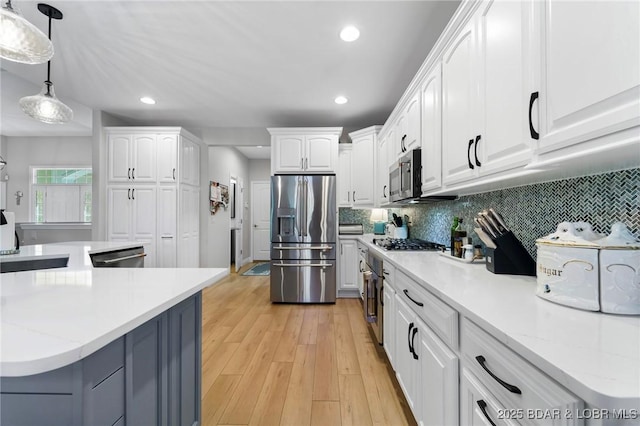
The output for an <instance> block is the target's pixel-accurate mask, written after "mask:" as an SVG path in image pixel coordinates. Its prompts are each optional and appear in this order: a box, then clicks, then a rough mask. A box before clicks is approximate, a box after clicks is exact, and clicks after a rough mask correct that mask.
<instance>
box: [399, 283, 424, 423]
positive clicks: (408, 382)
mask: <svg viewBox="0 0 640 426" xmlns="http://www.w3.org/2000/svg"><path fill="white" fill-rule="evenodd" d="M395 305H396V317H395V330H396V332H395V342H396V353H395V359H396V377H397V378H398V383H399V384H400V387H401V388H402V392H404V396H405V398H406V399H407V403H408V404H409V408H411V411H412V412H413V414H414V415H415V416H416V418H418V416H417V411H416V410H417V407H416V404H417V398H416V385H417V380H418V379H419V378H418V377H417V375H416V370H417V367H416V360H414V358H413V353H412V352H411V334H412V333H413V330H414V329H415V327H416V317H415V314H414V313H413V311H412V310H411V308H409V306H407V304H406V303H404V302H403V301H402V299H400V297H399V296H398V295H397V294H396V296H395Z"/></svg>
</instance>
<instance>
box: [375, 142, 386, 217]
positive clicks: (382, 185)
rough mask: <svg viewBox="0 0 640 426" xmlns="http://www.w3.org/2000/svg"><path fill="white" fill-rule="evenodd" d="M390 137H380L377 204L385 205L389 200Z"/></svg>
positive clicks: (377, 168)
mask: <svg viewBox="0 0 640 426" xmlns="http://www.w3.org/2000/svg"><path fill="white" fill-rule="evenodd" d="M388 145H389V137H388V136H385V137H384V138H379V139H378V154H377V161H376V163H377V164H376V173H377V178H376V188H375V194H374V195H375V197H376V198H377V202H376V205H377V206H385V205H387V203H388V202H389V152H388V151H389V150H388Z"/></svg>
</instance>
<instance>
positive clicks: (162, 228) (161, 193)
mask: <svg viewBox="0 0 640 426" xmlns="http://www.w3.org/2000/svg"><path fill="white" fill-rule="evenodd" d="M156 211H157V212H158V228H157V229H158V232H157V236H158V242H157V250H158V251H157V256H156V267H160V268H175V267H176V245H177V239H178V238H177V233H176V232H177V229H176V228H177V221H178V217H177V216H178V199H177V193H176V186H175V185H168V186H160V187H159V188H158V208H157V210H156Z"/></svg>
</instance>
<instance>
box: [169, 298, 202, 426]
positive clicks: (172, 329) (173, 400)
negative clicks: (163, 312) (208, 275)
mask: <svg viewBox="0 0 640 426" xmlns="http://www.w3.org/2000/svg"><path fill="white" fill-rule="evenodd" d="M201 307H202V305H201V298H200V295H196V296H194V297H191V298H189V299H187V300H185V301H183V302H181V303H179V304H178V305H176V306H174V307H173V308H171V310H170V311H169V335H170V336H171V341H170V345H171V346H170V349H169V359H170V362H169V366H170V367H169V371H170V372H169V375H170V380H169V383H170V385H171V387H170V389H169V398H168V401H169V417H170V418H169V424H170V425H199V424H200V420H201V414H200V413H201V411H200V394H201V389H200V388H201V385H200V382H201V370H202V362H201V334H202V328H201V323H202V321H201V316H202V313H201Z"/></svg>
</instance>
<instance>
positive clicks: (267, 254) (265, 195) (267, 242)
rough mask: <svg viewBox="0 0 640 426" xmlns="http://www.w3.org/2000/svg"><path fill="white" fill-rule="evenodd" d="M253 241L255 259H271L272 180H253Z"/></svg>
mask: <svg viewBox="0 0 640 426" xmlns="http://www.w3.org/2000/svg"><path fill="white" fill-rule="evenodd" d="M251 225H252V226H251V242H252V249H253V250H252V253H253V260H254V261H258V260H270V259H271V182H269V181H253V182H251Z"/></svg>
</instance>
